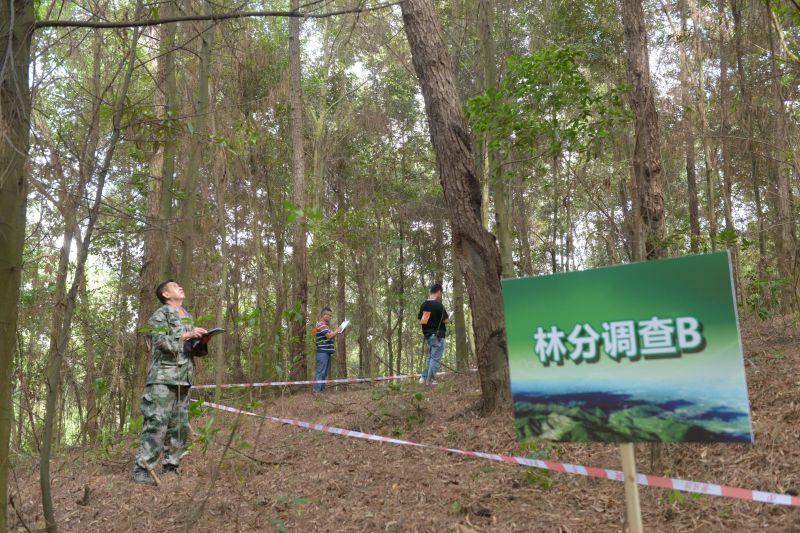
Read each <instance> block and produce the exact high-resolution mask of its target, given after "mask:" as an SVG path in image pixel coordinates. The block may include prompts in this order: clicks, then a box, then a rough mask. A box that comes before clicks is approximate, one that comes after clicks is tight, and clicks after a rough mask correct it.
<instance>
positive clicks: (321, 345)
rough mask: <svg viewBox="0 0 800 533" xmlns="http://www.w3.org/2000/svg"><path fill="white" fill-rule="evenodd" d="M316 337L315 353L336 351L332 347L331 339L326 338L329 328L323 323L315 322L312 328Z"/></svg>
mask: <svg viewBox="0 0 800 533" xmlns="http://www.w3.org/2000/svg"><path fill="white" fill-rule="evenodd" d="M314 331H315V332H316V336H317V351H318V352H324V353H333V352H334V351H336V350H335V349H334V347H333V337H331V338H330V339H329V338H327V334H328V333H331V327H330V326H329V325H328V324H327V323H326V322H324V321H322V320H320V321H319V322H317V326H316V327H315V328H314Z"/></svg>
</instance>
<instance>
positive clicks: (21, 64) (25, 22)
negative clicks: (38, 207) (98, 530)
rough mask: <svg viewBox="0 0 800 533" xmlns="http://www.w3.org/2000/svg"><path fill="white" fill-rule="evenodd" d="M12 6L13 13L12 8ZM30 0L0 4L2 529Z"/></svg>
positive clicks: (26, 126)
mask: <svg viewBox="0 0 800 533" xmlns="http://www.w3.org/2000/svg"><path fill="white" fill-rule="evenodd" d="M12 10H13V12H12ZM33 20H34V15H33V1H31V0H18V1H17V2H13V3H11V2H3V3H2V5H0V29H2V34H3V35H4V36H5V37H4V38H3V39H0V57H3V58H4V59H3V63H4V68H3V69H2V71H1V72H0V120H2V123H0V128H1V131H2V132H3V137H2V140H0V531H5V530H6V529H7V521H6V511H7V509H8V505H6V502H7V501H8V492H7V489H8V483H7V479H8V477H7V476H8V439H9V436H10V433H11V424H12V420H13V418H14V412H13V406H12V404H11V381H12V380H11V366H12V364H13V362H14V352H15V345H16V333H17V305H18V302H19V286H20V274H21V273H22V250H23V243H24V241H25V207H26V204H27V197H26V192H27V191H26V178H27V176H26V169H25V165H26V162H27V158H28V146H29V142H30V141H29V139H30V137H29V135H30V115H31V93H30V84H29V79H28V76H29V69H30V64H31V53H30V51H31V32H32V29H31V23H32V22H33Z"/></svg>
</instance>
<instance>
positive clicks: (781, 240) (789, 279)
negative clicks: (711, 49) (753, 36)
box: [765, 2, 800, 313]
mask: <svg viewBox="0 0 800 533" xmlns="http://www.w3.org/2000/svg"><path fill="white" fill-rule="evenodd" d="M765 9H766V11H767V13H766V15H765V18H766V24H767V26H768V34H769V52H770V53H769V61H770V74H771V78H772V83H771V86H772V98H773V105H774V109H775V120H774V124H775V128H774V133H775V136H774V141H773V142H774V144H775V146H776V147H777V151H778V153H777V159H778V160H779V161H776V162H775V167H776V168H775V184H774V190H775V194H774V200H773V206H774V209H775V224H776V226H777V227H776V232H775V236H776V243H775V244H776V246H775V248H776V252H777V256H778V257H777V261H778V272H779V273H780V276H781V278H782V281H783V283H782V284H781V309H782V310H783V312H784V313H790V312H791V311H792V310H794V309H797V308H798V307H800V300H798V281H797V280H796V279H793V278H794V276H795V273H796V261H797V256H796V254H797V237H796V229H795V227H796V225H797V220H796V219H795V218H794V216H793V214H792V211H793V209H792V188H791V182H790V175H791V173H792V165H791V164H786V163H785V162H784V161H786V160H789V161H791V160H792V158H793V155H792V153H791V147H790V146H789V145H788V142H789V138H788V136H789V128H788V126H787V116H786V100H785V98H784V96H783V88H782V81H781V77H782V75H783V72H782V70H781V68H780V66H779V65H778V63H779V61H783V60H785V58H781V59H780V60H779V59H778V57H777V56H778V54H782V52H781V50H780V49H779V46H778V43H777V37H776V32H777V31H778V30H779V28H777V27H775V23H774V22H773V20H774V19H773V14H772V11H771V8H770V5H769V2H767V4H766V6H765Z"/></svg>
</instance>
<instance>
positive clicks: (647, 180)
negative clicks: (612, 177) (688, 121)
mask: <svg viewBox="0 0 800 533" xmlns="http://www.w3.org/2000/svg"><path fill="white" fill-rule="evenodd" d="M622 24H623V26H624V27H625V44H626V48H627V52H628V53H627V56H628V57H627V59H628V83H630V85H631V93H630V105H631V109H632V110H633V113H634V131H635V135H636V138H635V146H634V150H633V171H634V177H635V180H634V182H635V185H636V195H637V197H638V202H637V203H638V205H637V207H638V210H639V214H640V217H641V221H642V224H643V233H644V258H645V259H658V258H661V257H664V256H666V252H667V250H666V248H665V246H664V240H665V238H666V233H667V230H666V221H665V218H664V194H663V191H662V186H661V172H662V167H661V153H660V135H659V130H658V114H657V113H656V105H655V94H654V88H653V82H652V80H651V78H650V62H649V54H648V51H647V33H646V29H645V21H644V13H643V11H642V3H641V0H623V1H622Z"/></svg>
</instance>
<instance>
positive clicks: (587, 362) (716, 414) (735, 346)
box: [503, 252, 753, 442]
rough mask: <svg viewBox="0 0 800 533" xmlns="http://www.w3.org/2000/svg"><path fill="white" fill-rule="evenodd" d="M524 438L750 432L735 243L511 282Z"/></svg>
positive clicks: (748, 435) (688, 438) (666, 437)
mask: <svg viewBox="0 0 800 533" xmlns="http://www.w3.org/2000/svg"><path fill="white" fill-rule="evenodd" d="M503 298H504V300H505V312H506V334H507V335H508V357H509V364H510V369H511V392H512V396H513V400H514V416H515V420H516V427H517V432H518V435H519V437H520V439H526V438H530V437H535V438H540V439H548V440H555V441H575V442H752V439H753V436H752V428H751V423H750V409H749V403H748V399H747V384H746V382H745V375H744V359H743V355H742V344H741V340H740V336H739V324H738V321H737V317H736V304H735V300H734V297H733V288H732V282H731V274H730V260H729V257H728V254H727V252H722V253H715V254H706V255H694V256H687V257H681V258H675V259H665V260H662V261H649V262H643V263H635V264H630V265H619V266H613V267H608V268H598V269H595V270H587V271H583V272H567V273H563V274H555V275H552V276H540V277H532V278H518V279H506V280H503Z"/></svg>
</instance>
